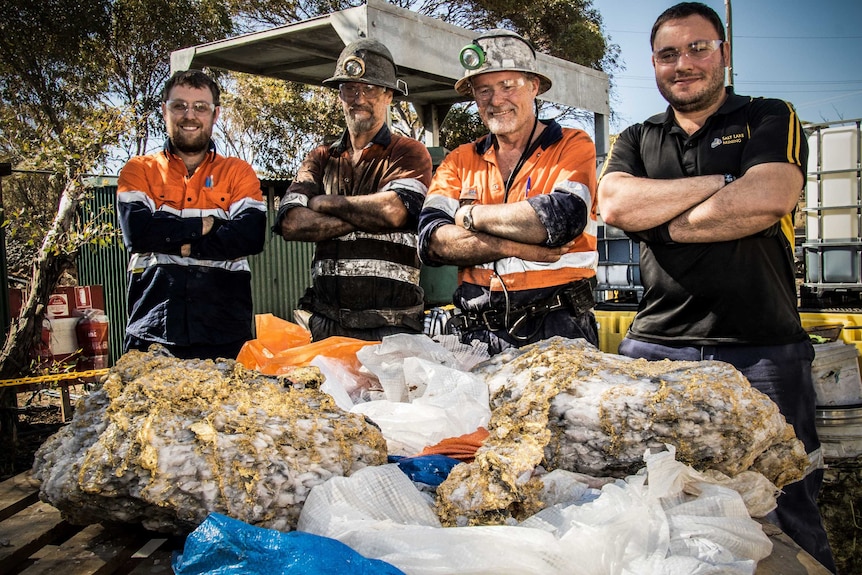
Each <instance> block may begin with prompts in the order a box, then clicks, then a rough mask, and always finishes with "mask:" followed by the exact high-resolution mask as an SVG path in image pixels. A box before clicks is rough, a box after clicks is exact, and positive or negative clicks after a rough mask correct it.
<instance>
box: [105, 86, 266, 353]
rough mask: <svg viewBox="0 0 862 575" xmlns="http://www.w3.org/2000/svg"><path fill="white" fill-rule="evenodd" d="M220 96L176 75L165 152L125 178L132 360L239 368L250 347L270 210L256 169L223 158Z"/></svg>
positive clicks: (138, 161)
mask: <svg viewBox="0 0 862 575" xmlns="http://www.w3.org/2000/svg"><path fill="white" fill-rule="evenodd" d="M220 94H221V90H220V89H219V87H218V84H216V83H215V82H214V81H213V80H212V79H211V78H210V77H209V76H207V75H206V74H204V73H203V72H201V71H200V70H186V71H181V72H176V73H175V74H174V75H173V76H171V78H170V79H169V80H168V81H167V83H166V84H165V87H164V89H163V90H162V117H163V118H164V120H165V127H166V129H167V134H168V139H167V141H166V142H165V145H164V147H163V148H162V150H161V151H159V152H156V153H153V154H150V155H146V156H137V157H134V158H132V159H131V160H129V161H128V163H126V165H125V166H124V167H123V169H122V171H121V172H120V177H119V181H118V183H117V215H118V218H119V221H120V228H121V229H122V232H123V241H124V243H125V244H126V248H127V249H128V250H129V252H130V253H131V257H130V259H129V268H128V272H129V286H128V301H129V319H128V324H127V326H126V337H125V340H124V342H123V350H124V351H129V350H131V349H137V350H142V351H146V350H147V349H148V348H149V346H150V345H151V344H154V343H158V344H162V345H163V346H165V347H166V348H167V349H168V351H170V352H171V353H172V354H173V355H174V356H175V357H179V358H183V359H186V358H201V359H217V358H220V357H221V358H229V359H233V358H235V357H236V356H237V354H238V353H239V350H240V348H241V347H242V345H243V344H244V343H245V342H246V341H248V340H249V339H251V336H252V332H251V327H252V299H251V271H250V269H249V265H248V261H247V260H246V257H247V256H250V255H252V254H257V253H260V252H261V251H262V250H263V245H264V242H265V240H266V204H265V203H264V201H263V196H262V194H261V190H260V182H259V181H258V179H257V176H256V175H255V173H254V170H253V169H252V167H251V166H250V165H249V164H248V163H247V162H245V161H243V160H241V159H239V158H226V157H224V156H222V155H220V154H218V153H217V152H216V148H215V143H214V142H213V141H212V130H213V125H214V124H215V122H216V120H217V119H218V116H219V112H220V110H221V108H220V106H219V96H220Z"/></svg>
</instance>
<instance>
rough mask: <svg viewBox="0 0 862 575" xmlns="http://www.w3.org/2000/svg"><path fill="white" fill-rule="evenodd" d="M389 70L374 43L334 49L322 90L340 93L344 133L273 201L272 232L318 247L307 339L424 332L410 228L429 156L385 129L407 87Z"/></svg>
mask: <svg viewBox="0 0 862 575" xmlns="http://www.w3.org/2000/svg"><path fill="white" fill-rule="evenodd" d="M396 73H397V69H396V67H395V62H394V60H393V58H392V54H391V53H390V52H389V50H388V49H387V48H386V46H384V45H383V44H381V43H380V42H378V41H376V40H371V39H361V40H357V41H355V42H351V43H350V44H348V45H347V46H346V47H345V48H344V50H342V52H341V55H340V56H339V58H338V62H337V63H336V66H335V75H334V76H332V77H331V78H328V79H327V80H324V82H323V85H324V86H328V87H330V88H335V89H337V90H338V96H339V99H340V100H341V107H342V109H343V111H344V117H345V121H346V123H347V129H346V130H345V131H344V133H343V134H342V135H341V137H340V138H339V139H338V140H336V141H335V143H333V144H332V145H330V146H327V145H322V146H318V147H317V148H315V149H314V150H312V151H311V153H309V154H308V156H307V157H306V158H305V160H303V162H302V166H300V169H299V172H298V173H297V174H296V178H295V179H294V180H293V183H292V184H291V185H290V187H289V188H288V190H287V193H286V194H285V196H284V197H283V198H282V200H281V204H280V208H279V210H278V217H277V220H276V224H275V227H274V228H273V231H274V232H275V233H278V234H280V235H281V236H282V237H283V238H284V239H285V240H295V241H306V242H315V244H316V245H315V251H314V261H313V262H312V269H311V276H312V287H311V289H309V290H308V291H307V292H306V295H305V296H304V297H303V298H302V300H300V307H301V308H302V309H304V310H306V311H308V312H311V316H310V319H309V322H308V323H309V328H310V330H311V335H312V339H313V340H315V341H318V340H321V339H324V338H327V337H330V336H345V337H353V338H357V339H364V340H380V339H382V338H383V337H385V336H387V335H392V334H396V333H422V331H423V319H424V294H423V291H422V288H421V287H419V259H418V257H417V254H416V242H417V240H416V225H417V220H418V217H419V210H420V209H421V207H422V202H423V201H424V199H425V193H426V192H427V190H428V184H429V183H430V181H431V155H430V154H429V153H428V149H427V148H426V147H425V146H423V145H422V144H421V143H420V142H418V141H416V140H414V139H413V138H408V137H406V136H401V135H398V134H393V133H391V132H390V131H389V127H388V126H387V123H386V118H387V114H388V113H389V106H390V104H391V103H392V99H393V97H394V96H403V95H405V94H406V89H407V86H406V85H405V84H404V82H403V81H401V80H398V79H396Z"/></svg>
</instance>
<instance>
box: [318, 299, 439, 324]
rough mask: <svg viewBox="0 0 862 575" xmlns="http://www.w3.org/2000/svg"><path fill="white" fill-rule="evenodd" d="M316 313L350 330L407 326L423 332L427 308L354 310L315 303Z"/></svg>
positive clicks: (418, 306) (419, 306)
mask: <svg viewBox="0 0 862 575" xmlns="http://www.w3.org/2000/svg"><path fill="white" fill-rule="evenodd" d="M313 309H314V312H315V313H319V314H322V315H325V316H326V317H328V318H329V319H331V320H333V321H337V322H338V323H339V324H341V326H342V327H346V328H348V329H373V328H377V327H387V326H405V327H409V328H411V329H414V330H417V331H422V329H423V327H424V322H423V319H424V318H423V315H424V313H425V308H424V307H423V306H421V305H417V306H413V307H408V308H401V309H363V310H353V309H345V308H337V307H334V306H330V305H325V304H321V303H319V302H315V303H314V308H313Z"/></svg>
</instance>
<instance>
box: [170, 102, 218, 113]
mask: <svg viewBox="0 0 862 575" xmlns="http://www.w3.org/2000/svg"><path fill="white" fill-rule="evenodd" d="M165 106H167V108H168V110H169V111H170V112H171V113H172V114H176V115H177V116H185V115H186V113H187V112H188V111H189V108H191V109H192V112H194V114H195V116H206V115H207V114H211V113H213V112H214V111H215V109H216V105H215V104H211V103H209V102H203V101H200V100H198V101H197V102H192V103H191V104H190V103H188V102H186V101H185V100H168V101H167V102H165Z"/></svg>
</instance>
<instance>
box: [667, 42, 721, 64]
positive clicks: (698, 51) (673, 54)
mask: <svg viewBox="0 0 862 575" xmlns="http://www.w3.org/2000/svg"><path fill="white" fill-rule="evenodd" d="M722 44H724V41H723V40H698V41H697V42H692V43H691V44H689V45H688V46H686V47H685V48H683V49H682V50H677V49H676V48H664V49H662V50H658V51H657V52H653V54H652V56H653V58H655V62H656V64H661V65H663V66H671V65H673V64H676V63H677V62H678V61H679V59H680V58H681V57H682V56H683V54H684V55H686V56H688V57H689V58H690V59H692V60H706V59H707V58H709V57H710V56H712V54H713V53H714V52H715V51H716V50H718V48H719V47H720V46H721V45H722Z"/></svg>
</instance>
